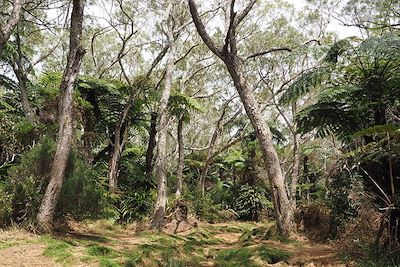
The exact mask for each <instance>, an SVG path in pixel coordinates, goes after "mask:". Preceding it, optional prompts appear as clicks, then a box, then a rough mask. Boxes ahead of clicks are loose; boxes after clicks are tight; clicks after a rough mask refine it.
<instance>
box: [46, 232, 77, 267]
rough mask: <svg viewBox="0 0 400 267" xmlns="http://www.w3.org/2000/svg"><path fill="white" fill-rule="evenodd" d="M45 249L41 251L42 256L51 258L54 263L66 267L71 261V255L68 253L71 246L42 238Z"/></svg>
mask: <svg viewBox="0 0 400 267" xmlns="http://www.w3.org/2000/svg"><path fill="white" fill-rule="evenodd" d="M43 239H44V241H45V243H46V245H47V247H46V248H45V250H44V251H43V255H44V256H46V257H51V258H53V259H54V260H55V261H56V262H59V263H62V264H63V265H68V264H70V263H71V261H72V256H73V255H72V253H71V251H70V249H71V247H72V245H71V244H68V243H66V242H64V241H60V240H56V239H53V238H49V237H45V238H43Z"/></svg>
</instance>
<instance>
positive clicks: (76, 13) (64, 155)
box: [37, 0, 85, 232]
mask: <svg viewBox="0 0 400 267" xmlns="http://www.w3.org/2000/svg"><path fill="white" fill-rule="evenodd" d="M83 8H84V1H83V0H73V8H72V13H71V28H70V44H69V53H68V59H67V66H66V68H65V70H64V73H63V78H62V80H61V85H60V110H59V130H58V139H57V149H56V153H55V155H54V160H53V163H52V166H51V171H50V181H49V184H48V186H47V189H46V192H45V194H44V197H43V200H42V203H41V205H40V207H39V213H38V215H37V221H38V227H39V230H41V231H45V232H49V231H51V229H52V223H53V218H54V214H55V209H56V206H57V202H58V198H59V196H60V192H61V187H62V184H63V181H64V176H65V168H66V165H67V160H68V157H69V153H70V150H71V145H72V139H73V116H72V115H73V114H72V107H73V89H74V84H75V81H76V78H77V76H78V72H79V68H80V62H81V58H82V57H83V55H84V53H85V52H84V50H83V49H82V47H81V35H82V22H83Z"/></svg>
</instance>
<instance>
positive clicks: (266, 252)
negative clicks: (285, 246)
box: [257, 245, 290, 264]
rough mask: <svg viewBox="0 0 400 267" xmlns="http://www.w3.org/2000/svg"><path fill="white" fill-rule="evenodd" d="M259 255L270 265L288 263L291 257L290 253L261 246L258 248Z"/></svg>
mask: <svg viewBox="0 0 400 267" xmlns="http://www.w3.org/2000/svg"><path fill="white" fill-rule="evenodd" d="M257 252H258V255H259V256H260V257H261V258H262V259H263V260H265V261H266V262H268V263H269V264H275V263H278V262H280V261H287V260H288V259H289V257H290V253H288V252H287V251H284V250H280V249H276V248H270V247H267V246H264V245H261V246H259V247H258V248H257Z"/></svg>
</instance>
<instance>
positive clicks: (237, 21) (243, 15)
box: [233, 0, 257, 29]
mask: <svg viewBox="0 0 400 267" xmlns="http://www.w3.org/2000/svg"><path fill="white" fill-rule="evenodd" d="M256 2H257V0H251V1H250V3H249V4H248V5H247V6H246V8H245V9H244V10H243V11H242V13H240V14H239V15H238V16H237V17H236V20H235V22H234V25H233V27H234V29H236V28H237V26H238V25H239V24H240V23H241V22H242V20H243V19H244V18H245V17H246V16H247V15H248V14H249V12H250V10H251V9H252V8H253V6H254V4H255V3H256Z"/></svg>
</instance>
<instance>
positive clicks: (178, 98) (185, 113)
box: [168, 92, 204, 122]
mask: <svg viewBox="0 0 400 267" xmlns="http://www.w3.org/2000/svg"><path fill="white" fill-rule="evenodd" d="M168 110H169V113H170V114H171V115H173V116H175V117H179V116H182V119H183V121H185V122H189V121H190V113H191V112H203V111H204V109H203V107H202V106H201V105H200V103H199V102H198V101H197V100H196V99H194V98H192V97H190V96H188V95H185V94H182V93H178V92H174V93H172V94H171V96H170V98H169V100H168Z"/></svg>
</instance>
